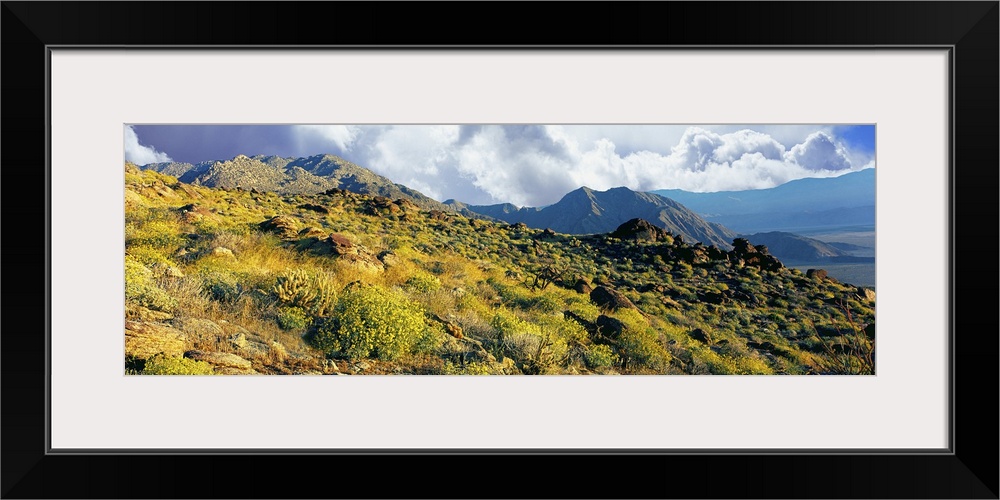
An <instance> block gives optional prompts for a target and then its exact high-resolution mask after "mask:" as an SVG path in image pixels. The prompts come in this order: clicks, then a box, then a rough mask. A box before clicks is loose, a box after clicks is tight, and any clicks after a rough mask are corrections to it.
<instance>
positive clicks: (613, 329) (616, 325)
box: [594, 314, 625, 340]
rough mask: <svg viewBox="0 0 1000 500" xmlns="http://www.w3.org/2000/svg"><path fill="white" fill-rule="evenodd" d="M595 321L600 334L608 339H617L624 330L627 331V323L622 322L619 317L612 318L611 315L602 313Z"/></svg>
mask: <svg viewBox="0 0 1000 500" xmlns="http://www.w3.org/2000/svg"><path fill="white" fill-rule="evenodd" d="M594 323H595V325H596V326H597V332H598V334H599V335H600V336H603V337H605V338H608V339H612V340H617V339H618V337H620V336H621V334H622V332H624V331H625V323H622V322H621V321H620V320H618V319H617V318H612V317H611V316H605V315H603V314H602V315H600V316H598V317H597V321H595V322H594ZM595 340H599V339H595Z"/></svg>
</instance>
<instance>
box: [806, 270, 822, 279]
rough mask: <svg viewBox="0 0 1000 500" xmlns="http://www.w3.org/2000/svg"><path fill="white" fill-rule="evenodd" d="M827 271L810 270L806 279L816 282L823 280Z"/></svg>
mask: <svg viewBox="0 0 1000 500" xmlns="http://www.w3.org/2000/svg"><path fill="white" fill-rule="evenodd" d="M826 276H827V273H826V269H809V270H807V271H806V278H811V279H814V280H823V279H824V278H826Z"/></svg>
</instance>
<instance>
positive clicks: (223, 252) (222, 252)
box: [212, 247, 236, 259]
mask: <svg viewBox="0 0 1000 500" xmlns="http://www.w3.org/2000/svg"><path fill="white" fill-rule="evenodd" d="M212 255H214V256H216V257H226V258H231V259H232V258H236V256H235V255H233V251H232V250H230V249H228V248H226V247H215V248H213V249H212Z"/></svg>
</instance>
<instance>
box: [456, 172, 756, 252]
mask: <svg viewBox="0 0 1000 500" xmlns="http://www.w3.org/2000/svg"><path fill="white" fill-rule="evenodd" d="M452 205H453V206H458V204H457V203H455V202H453V204H452ZM461 206H463V207H466V208H468V209H469V210H472V211H473V212H477V213H480V214H483V215H486V216H489V217H492V218H494V219H498V220H502V221H504V222H507V223H510V224H516V223H519V222H523V223H524V224H526V225H527V226H529V227H533V228H537V229H546V228H547V229H552V230H553V231H556V232H560V233H565V234H598V233H609V232H612V231H614V230H615V229H616V228H617V227H618V226H620V225H621V224H622V223H624V222H626V221H628V220H631V219H635V218H640V219H645V220H647V221H650V222H651V223H653V224H655V225H657V226H659V227H661V228H663V229H666V230H668V231H670V232H672V233H674V234H679V235H681V236H682V237H684V239H685V240H688V241H692V242H693V241H700V242H702V243H704V244H706V245H716V246H718V247H720V248H724V249H730V248H732V241H733V239H734V238H736V236H737V234H736V233H735V232H733V231H731V230H730V229H728V228H726V227H725V226H722V225H720V224H715V223H712V222H707V221H705V220H704V219H703V218H701V217H699V216H698V215H697V214H695V213H694V212H692V211H691V210H689V209H688V208H686V207H685V206H684V205H682V204H680V203H678V202H676V201H674V200H671V199H669V198H666V197H663V196H660V195H657V194H653V193H644V192H638V191H632V190H631V189H628V188H626V187H617V188H612V189H609V190H607V191H595V190H593V189H590V188H588V187H581V188H579V189H576V190H574V191H570V192H569V193H567V194H566V195H565V196H563V198H562V199H561V200H559V201H558V202H557V203H555V204H553V205H549V206H547V207H544V208H535V207H522V208H518V207H516V206H514V205H511V204H509V203H502V204H498V205H464V204H462V205H461Z"/></svg>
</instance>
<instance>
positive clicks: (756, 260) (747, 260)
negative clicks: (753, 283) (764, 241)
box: [729, 238, 785, 271]
mask: <svg viewBox="0 0 1000 500" xmlns="http://www.w3.org/2000/svg"><path fill="white" fill-rule="evenodd" d="M729 260H730V262H733V263H742V264H743V265H745V266H752V267H759V268H761V269H763V270H765V271H777V270H779V269H781V268H783V267H785V266H784V265H783V264H782V263H781V261H779V260H778V259H777V258H776V257H774V256H773V255H771V254H769V253H768V252H767V247H766V246H764V245H757V246H753V245H751V244H750V241H749V240H747V239H746V238H736V239H735V240H733V251H732V252H729Z"/></svg>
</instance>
